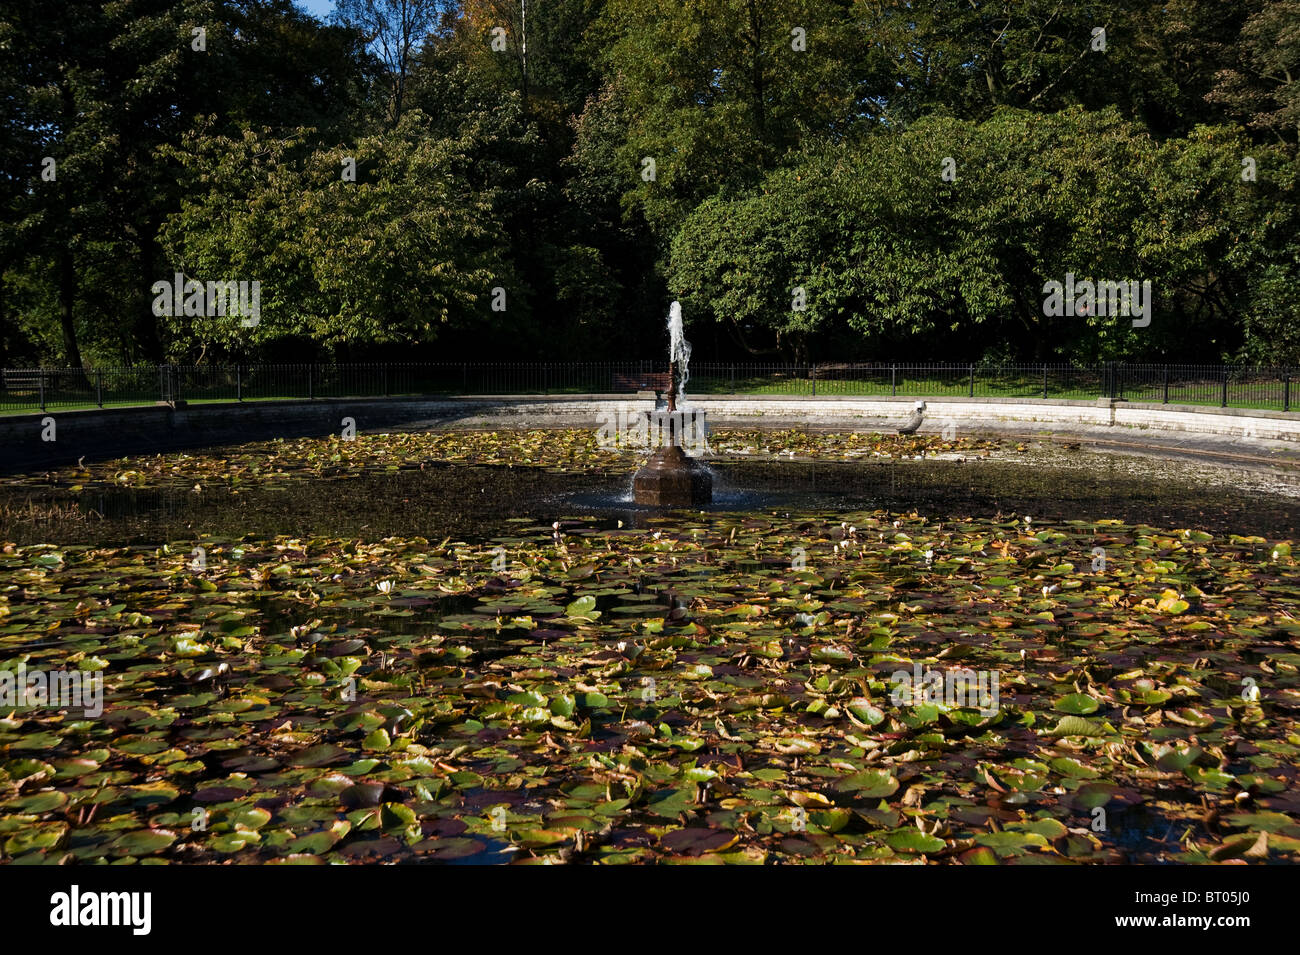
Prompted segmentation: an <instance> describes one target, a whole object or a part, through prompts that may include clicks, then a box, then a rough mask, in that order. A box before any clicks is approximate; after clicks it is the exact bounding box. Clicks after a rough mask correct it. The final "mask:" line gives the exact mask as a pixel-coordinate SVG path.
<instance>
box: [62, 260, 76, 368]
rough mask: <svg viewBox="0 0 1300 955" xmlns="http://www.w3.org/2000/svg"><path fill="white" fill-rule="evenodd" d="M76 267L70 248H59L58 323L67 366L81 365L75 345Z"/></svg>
mask: <svg viewBox="0 0 1300 955" xmlns="http://www.w3.org/2000/svg"><path fill="white" fill-rule="evenodd" d="M76 303H77V269H76V263H75V262H74V261H73V258H72V250H71V249H70V248H68V247H67V246H64V247H63V248H62V249H60V250H59V323H60V325H62V326H63V360H64V362H65V363H66V364H67V365H68V367H69V368H80V367H81V349H80V348H78V347H77V324H76Z"/></svg>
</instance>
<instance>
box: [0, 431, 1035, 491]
mask: <svg viewBox="0 0 1300 955" xmlns="http://www.w3.org/2000/svg"><path fill="white" fill-rule="evenodd" d="M1000 447H1001V445H1000V442H998V441H997V440H993V439H985V438H966V437H962V438H954V439H953V440H944V439H943V438H942V437H941V436H939V435H912V436H908V437H903V436H899V435H881V434H876V433H870V432H842V433H810V432H807V431H802V430H784V431H758V430H743V431H729V430H720V431H718V432H716V433H715V434H714V435H713V436H712V437H711V438H710V451H711V453H714V454H721V455H750V456H764V457H778V456H779V457H796V456H797V457H800V458H818V457H822V458H828V459H836V460H845V459H853V458H858V457H864V456H869V457H884V458H914V457H921V456H924V455H926V454H932V455H933V454H941V453H957V452H961V453H967V452H970V453H978V454H981V455H982V456H985V457H987V456H988V454H989V452H991V451H994V450H997V449H998V448H1000ZM1025 449H1026V448H1025V446H1023V445H1022V446H1020V450H1025ZM648 453H649V452H648V450H647V449H644V448H636V447H628V446H613V445H602V443H601V441H600V435H599V432H598V431H596V430H595V429H591V430H580V429H567V430H555V431H542V430H532V431H528V430H519V431H461V430H458V431H427V432H395V433H387V434H358V435H356V436H355V437H354V438H351V439H346V440H345V439H344V438H342V437H341V436H338V435H334V436H331V437H327V438H295V439H276V440H273V441H258V442H251V443H248V444H242V445H237V446H232V447H229V448H224V449H219V450H216V451H204V452H193V453H174V454H159V455H154V456H152V457H137V458H121V459H118V460H112V461H104V462H97V463H89V464H82V465H81V466H75V465H74V466H71V467H67V468H62V469H57V470H54V471H50V472H42V473H40V474H25V475H16V476H10V477H7V478H3V479H0V487H3V486H8V487H19V488H20V487H49V486H51V485H54V486H58V487H65V488H70V489H71V490H73V491H82V490H84V489H87V488H93V487H119V488H141V487H172V486H178V485H183V486H185V487H190V486H191V485H193V487H194V489H196V490H198V491H202V490H203V487H204V485H209V486H210V485H218V486H223V487H230V488H234V489H238V488H239V487H240V486H246V487H266V486H274V485H283V484H285V483H286V482H288V481H289V480H291V479H293V478H295V477H321V476H325V477H346V476H348V475H351V474H358V473H362V472H375V471H386V470H387V471H397V470H404V469H411V468H428V467H434V466H440V465H478V466H493V467H512V468H544V469H547V470H551V471H558V472H566V473H567V472H576V471H592V470H604V471H611V472H623V471H632V470H635V469H636V468H637V467H639V466H640V464H642V463H643V462H644V459H645V458H646V457H647V455H648Z"/></svg>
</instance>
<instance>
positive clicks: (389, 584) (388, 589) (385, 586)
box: [375, 580, 395, 594]
mask: <svg viewBox="0 0 1300 955" xmlns="http://www.w3.org/2000/svg"><path fill="white" fill-rule="evenodd" d="M375 586H376V587H377V588H379V592H380V593H381V594H387V593H392V591H393V587H394V586H395V585H394V583H393V581H391V580H381V581H380V582H379V583H377V584H375Z"/></svg>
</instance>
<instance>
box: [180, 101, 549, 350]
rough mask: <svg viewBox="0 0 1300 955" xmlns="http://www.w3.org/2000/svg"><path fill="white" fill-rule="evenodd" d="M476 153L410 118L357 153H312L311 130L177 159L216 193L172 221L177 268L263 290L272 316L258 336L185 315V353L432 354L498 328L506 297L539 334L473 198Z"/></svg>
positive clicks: (206, 142)
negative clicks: (349, 163) (497, 294)
mask: <svg viewBox="0 0 1300 955" xmlns="http://www.w3.org/2000/svg"><path fill="white" fill-rule="evenodd" d="M465 147H466V143H465V142H463V141H461V140H455V139H431V138H429V137H427V136H425V135H423V116H422V114H420V113H419V112H418V111H411V110H408V111H407V113H406V115H404V117H403V119H402V121H401V122H400V123H399V124H398V126H397V127H396V128H395V129H393V130H390V131H386V132H385V133H383V134H382V135H377V136H370V137H366V138H363V139H361V140H359V141H358V142H357V143H356V144H355V145H353V146H351V147H349V148H347V149H339V148H334V149H328V150H323V149H315V150H313V149H310V148H308V147H307V146H306V137H305V135H304V134H303V133H302V132H301V131H300V132H299V133H297V134H296V135H294V136H291V137H284V138H279V137H273V136H271V135H270V134H269V131H264V132H262V133H254V132H252V131H247V132H245V133H244V134H243V136H242V137H241V138H240V139H238V140H236V139H231V138H228V137H224V136H220V135H210V134H206V133H205V132H204V131H196V132H194V133H192V134H191V135H190V136H189V137H187V139H186V142H185V144H184V147H183V148H181V149H177V150H174V151H173V152H174V155H175V158H176V159H177V160H178V161H180V162H181V163H182V164H183V165H184V166H185V168H186V169H187V171H188V172H189V174H190V175H191V176H192V177H193V178H194V180H195V181H202V182H204V183H205V184H206V185H207V189H206V191H198V192H196V193H195V195H194V196H193V197H192V198H189V199H187V200H186V201H185V202H184V203H183V204H182V208H181V211H180V212H179V213H178V214H177V215H175V216H173V217H172V218H171V219H169V220H168V222H167V226H166V230H165V232H164V245H165V247H166V249H167V252H168V255H169V258H170V261H171V265H172V267H173V268H174V269H175V270H176V271H178V272H181V273H182V274H184V275H185V276H186V278H189V279H194V280H197V281H199V282H204V283H206V282H209V281H219V282H221V281H247V282H252V281H258V282H260V283H261V286H260V287H261V290H262V291H261V315H260V316H259V318H260V321H259V323H258V324H257V325H256V326H254V327H246V325H245V322H244V319H243V318H242V317H235V316H227V317H225V318H224V319H222V318H220V317H215V318H214V317H211V316H202V317H197V318H195V317H186V316H172V317H171V318H169V319H168V331H169V334H170V336H171V337H172V340H173V342H174V344H173V354H174V355H176V356H177V357H179V356H181V355H185V356H187V357H189V358H191V359H193V358H195V357H197V356H198V355H205V356H221V355H226V356H240V357H242V356H243V355H246V354H247V353H248V351H249V350H250V349H251V348H253V347H255V346H257V345H259V344H262V345H265V344H268V343H272V342H275V341H277V340H283V339H297V340H299V341H303V342H304V343H305V342H312V343H315V345H316V346H317V347H319V348H320V349H321V350H322V351H323V352H324V353H326V354H329V353H331V352H334V351H336V350H338V349H341V348H349V347H359V348H366V347H370V346H374V345H384V344H393V345H406V344H412V343H418V342H428V341H432V340H434V339H435V338H437V337H438V336H439V335H440V334H441V333H442V332H443V331H444V330H446V329H448V328H451V327H455V326H457V325H461V326H464V325H473V326H476V327H478V328H480V329H482V328H485V327H488V326H489V325H490V323H491V322H492V319H493V316H494V314H495V313H494V312H493V311H492V310H491V304H492V299H493V290H494V289H495V288H502V289H504V290H505V293H506V295H507V299H506V303H507V309H508V314H509V316H510V319H511V321H519V322H524V321H526V318H527V300H526V299H523V300H521V297H520V296H517V295H514V294H513V293H515V292H516V291H517V289H518V285H517V283H516V282H515V281H513V277H512V275H511V271H510V268H509V265H508V262H507V259H506V257H505V256H504V255H503V242H502V240H501V237H500V235H499V232H498V230H497V228H496V225H495V223H494V222H493V221H492V218H491V215H490V212H491V193H490V191H487V190H476V189H474V188H473V187H471V185H470V183H469V180H468V177H467V172H468V167H469V166H470V164H471V163H470V160H469V157H468V154H467V150H466V148H465ZM346 159H354V160H355V162H356V171H357V172H356V180H355V181H349V180H347V179H345V178H344V175H343V173H344V169H345V168H347V167H346V165H345V163H344V160H346Z"/></svg>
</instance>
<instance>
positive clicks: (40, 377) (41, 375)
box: [36, 368, 45, 411]
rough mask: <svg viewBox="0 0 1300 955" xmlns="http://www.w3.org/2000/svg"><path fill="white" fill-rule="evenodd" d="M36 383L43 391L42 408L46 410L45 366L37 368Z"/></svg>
mask: <svg viewBox="0 0 1300 955" xmlns="http://www.w3.org/2000/svg"><path fill="white" fill-rule="evenodd" d="M36 383H37V385H38V386H39V388H40V392H41V410H42V411H44V410H45V369H44V368H37V369H36Z"/></svg>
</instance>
